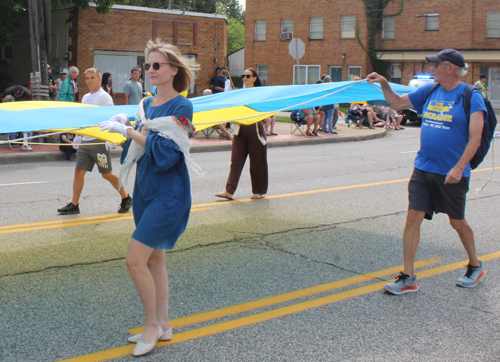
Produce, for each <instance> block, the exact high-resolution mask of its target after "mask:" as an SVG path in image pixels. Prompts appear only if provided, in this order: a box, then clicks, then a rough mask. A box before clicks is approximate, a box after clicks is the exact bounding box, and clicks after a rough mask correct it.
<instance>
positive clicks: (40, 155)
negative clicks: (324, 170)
mask: <svg viewBox="0 0 500 362" xmlns="http://www.w3.org/2000/svg"><path fill="white" fill-rule="evenodd" d="M293 127H294V126H293V124H292V123H284V122H276V125H275V127H274V132H275V133H277V134H278V136H269V137H268V139H267V141H268V143H267V145H268V147H269V148H273V147H288V146H301V145H312V144H321V143H334V142H351V141H362V140H368V139H374V138H379V137H383V136H384V135H385V133H386V131H385V129H384V128H376V129H369V128H365V127H363V128H362V129H359V128H356V127H350V128H349V127H347V125H346V124H345V122H344V120H343V119H340V120H339V122H338V124H337V130H336V131H337V132H338V135H331V134H327V133H321V132H320V133H319V136H318V137H308V136H302V135H301V134H300V132H299V131H296V132H295V134H293V135H292V134H291V132H292V130H293ZM302 129H303V130H304V131H305V126H303V127H302ZM218 136H219V135H218V133H217V132H213V133H212V135H211V136H210V138H206V137H205V135H204V134H203V133H202V132H198V133H197V134H196V135H195V137H194V138H192V139H191V142H192V144H193V146H192V148H191V153H199V152H217V151H227V150H231V143H232V142H231V141H228V140H226V139H219V138H218ZM5 139H6V138H5V137H4V136H2V137H1V138H0V140H2V141H3V140H5ZM32 147H33V151H22V150H20V149H16V150H12V149H11V148H10V147H9V145H8V144H2V145H0V164H12V163H27V162H44V161H63V160H64V154H63V153H62V152H61V151H59V146H55V145H51V144H49V143H47V144H43V145H32ZM16 148H20V146H17V147H16ZM111 154H112V157H120V154H121V148H120V147H117V149H115V150H112V151H111ZM73 157H74V156H73ZM72 160H74V158H72Z"/></svg>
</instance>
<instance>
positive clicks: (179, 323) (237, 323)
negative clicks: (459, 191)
mask: <svg viewBox="0 0 500 362" xmlns="http://www.w3.org/2000/svg"><path fill="white" fill-rule="evenodd" d="M496 258H500V252H495V253H491V254H487V255H484V256H482V257H480V259H481V260H482V261H487V260H492V259H496ZM440 261H441V258H432V259H427V260H422V261H417V262H416V263H415V268H421V267H424V266H428V265H431V264H434V263H439V262H440ZM466 263H467V261H466V260H463V261H460V262H457V263H452V264H447V265H443V266H439V267H435V268H432V269H427V270H424V271H421V272H419V273H418V278H419V280H420V279H423V278H428V277H430V276H434V275H438V274H442V273H446V272H449V271H452V270H456V269H459V268H461V267H464V266H465V264H466ZM402 268H403V266H397V267H394V268H389V269H384V270H380V271H377V272H373V273H369V274H364V275H358V276H355V277H351V278H347V279H343V280H339V281H335V282H331V283H326V284H322V285H318V286H314V287H310V288H305V289H301V290H297V291H293V292H289V293H285V294H281V295H277V296H272V297H269V298H264V299H260V300H256V301H251V302H247V303H243V304H239V305H235V306H231V307H226V308H221V309H217V310H214V311H209V312H205V313H200V314H196V315H192V316H186V317H183V318H179V319H175V320H172V321H171V322H170V324H171V326H172V328H179V327H184V326H187V325H190V324H196V323H201V322H207V321H210V320H214V319H218V318H223V317H228V316H231V315H236V314H239V313H244V312H249V311H252V310H257V309H260V308H263V307H269V306H273V305H277V304H280V303H284V302H290V301H292V300H296V299H299V298H304V297H308V296H311V295H314V294H318V293H325V292H329V291H333V290H336V289H339V288H343V287H348V286H352V285H355V284H359V283H364V282H370V281H374V280H377V279H379V278H382V277H386V276H388V275H391V274H396V273H398V272H399V271H400V270H402ZM385 283H387V281H385V280H384V281H377V282H375V283H372V284H369V285H365V286H361V287H358V288H354V289H350V290H346V291H343V292H339V293H335V294H330V295H327V296H323V297H319V298H315V299H311V300H308V301H304V302H299V303H296V304H292V305H288V306H284V307H281V308H276V309H273V310H269V311H266V312H261V313H257V314H253V315H249V316H244V317H241V318H236V319H233V320H230V321H226V322H222V323H216V324H213V325H209V326H206V327H201V328H196V329H192V330H188V331H184V332H180V333H176V334H174V337H173V339H172V340H171V341H168V342H161V341H160V342H158V343H157V344H156V347H163V346H167V345H170V344H176V343H181V342H185V341H188V340H192V339H197V338H200V337H204V336H209V335H213V334H216V333H220V332H224V331H229V330H232V329H236V328H241V327H245V326H248V325H251V324H255V323H259V322H264V321H268V320H271V319H275V318H279V317H283V316H286V315H289V314H293V313H298V312H302V311H305V310H308V309H312V308H316V307H319V306H324V305H327V304H331V303H335V302H339V301H342V300H346V299H350V298H354V297H357V296H361V295H364V294H368V293H372V292H376V291H379V292H380V291H381V290H382V288H383V286H384V284H385ZM395 298H397V297H396V296H395ZM143 330H144V327H140V328H135V329H131V330H130V331H129V332H130V333H132V334H135V333H141V332H142V331H143ZM134 347H135V346H134V345H130V344H129V345H126V346H123V347H118V348H113V349H109V350H106V351H101V352H96V353H91V354H87V355H84V356H79V357H74V358H70V359H67V360H64V361H71V362H84V361H85V362H93V361H103V360H106V359H111V358H119V357H123V356H126V355H128V354H131V353H132V351H133V349H134Z"/></svg>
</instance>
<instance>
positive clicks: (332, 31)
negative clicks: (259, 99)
mask: <svg viewBox="0 0 500 362" xmlns="http://www.w3.org/2000/svg"><path fill="white" fill-rule="evenodd" d="M341 15H356V20H359V21H360V23H361V29H362V34H361V39H362V41H363V42H364V43H366V39H367V33H366V31H364V30H363V29H366V26H365V27H363V24H365V21H366V20H365V19H366V16H365V13H364V5H363V2H362V1H354V0H339V1H328V0H314V1H311V0H302V1H298V0H273V1H267V0H247V2H246V13H245V23H246V26H245V67H246V68H249V67H252V68H255V67H256V66H257V65H258V64H259V65H267V66H268V83H269V85H281V84H292V81H293V65H294V64H296V61H295V60H294V59H293V58H292V57H291V56H290V55H289V53H288V44H289V43H290V41H289V40H287V41H280V31H281V19H289V18H293V19H294V27H293V36H294V37H295V38H300V39H301V40H302V41H303V42H304V44H305V49H306V53H305V55H304V57H303V58H302V59H300V64H302V65H320V66H321V74H325V73H328V66H330V65H333V66H342V76H343V79H344V80H346V77H347V66H348V65H352V66H361V67H362V75H364V76H366V75H367V73H368V72H369V71H370V67H369V62H368V59H367V56H366V53H365V52H364V51H363V50H362V48H361V47H360V45H359V44H358V42H357V41H356V40H355V39H341V38H340V17H341ZM310 17H323V40H309V18H310ZM255 20H266V22H267V24H266V25H267V26H266V41H264V42H255V41H254V31H255V28H254V27H255ZM342 54H346V58H345V59H343V58H342Z"/></svg>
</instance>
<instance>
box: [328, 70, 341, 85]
mask: <svg viewBox="0 0 500 362" xmlns="http://www.w3.org/2000/svg"><path fill="white" fill-rule="evenodd" d="M330 78H332V82H342V67H336V66H330Z"/></svg>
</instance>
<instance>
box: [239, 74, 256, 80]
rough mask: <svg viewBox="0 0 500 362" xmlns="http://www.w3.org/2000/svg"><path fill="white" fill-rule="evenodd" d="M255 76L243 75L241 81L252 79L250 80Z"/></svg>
mask: <svg viewBox="0 0 500 362" xmlns="http://www.w3.org/2000/svg"><path fill="white" fill-rule="evenodd" d="M253 77H254V76H253V75H250V74H242V75H241V79H245V78H246V79H250V78H253Z"/></svg>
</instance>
